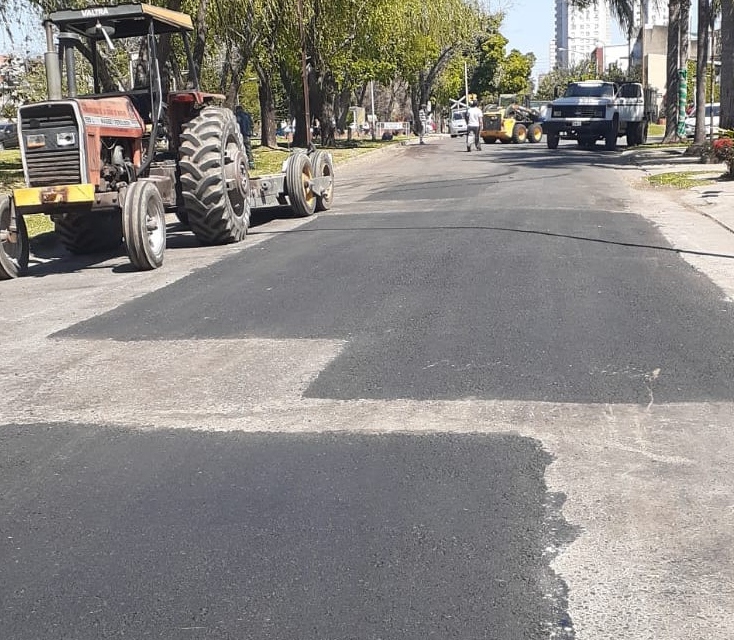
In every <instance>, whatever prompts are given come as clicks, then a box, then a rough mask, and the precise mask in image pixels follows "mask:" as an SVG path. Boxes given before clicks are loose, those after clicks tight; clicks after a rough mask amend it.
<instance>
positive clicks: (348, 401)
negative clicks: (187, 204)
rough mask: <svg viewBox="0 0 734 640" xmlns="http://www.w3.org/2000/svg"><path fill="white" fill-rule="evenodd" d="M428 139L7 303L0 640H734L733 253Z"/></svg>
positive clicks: (506, 155)
mask: <svg viewBox="0 0 734 640" xmlns="http://www.w3.org/2000/svg"><path fill="white" fill-rule="evenodd" d="M640 178H641V174H640V171H639V170H638V169H637V168H635V166H634V165H633V164H632V163H631V162H630V161H629V158H628V156H626V155H624V154H623V153H621V152H616V153H608V152H605V151H603V150H602V149H601V147H600V148H599V149H598V150H596V151H592V152H589V151H579V150H577V149H576V148H575V147H574V146H568V147H564V145H563V144H562V145H561V147H560V148H559V149H558V150H557V151H555V152H551V151H548V150H547V149H546V148H545V145H544V144H541V145H531V144H527V145H518V146H516V145H493V146H488V145H485V147H484V149H483V151H481V152H479V153H477V152H473V153H466V151H465V147H464V146H463V143H462V141H460V140H452V139H449V138H445V139H439V138H431V139H429V143H428V144H426V145H423V146H418V145H411V146H406V147H400V148H394V149H392V150H389V151H386V152H379V153H377V154H374V155H372V156H370V157H369V158H362V159H359V160H357V161H355V162H354V163H352V164H350V165H348V166H337V193H336V202H335V206H334V208H333V209H332V210H331V211H330V212H327V213H325V214H321V215H319V216H318V217H315V218H314V219H312V220H306V221H304V220H296V219H289V218H288V217H287V216H283V215H282V214H281V215H280V216H276V217H275V218H272V216H271V217H269V218H264V217H263V216H260V219H259V220H257V222H258V223H259V224H257V225H256V226H255V227H254V228H253V229H252V233H251V234H250V236H249V237H248V239H247V240H246V241H245V242H244V243H242V244H239V245H236V246H228V247H220V248H211V247H209V248H207V247H199V246H197V243H196V242H195V241H194V239H193V237H192V236H191V235H190V234H189V233H188V232H187V231H185V230H183V229H181V228H179V227H178V226H177V225H176V224H175V223H173V222H172V223H171V228H170V230H169V244H168V251H167V254H166V262H165V264H164V267H163V268H162V269H159V270H157V271H154V272H147V273H136V272H133V271H132V270H131V269H130V268H129V267H128V265H127V259H126V258H125V257H124V256H123V255H121V254H120V255H111V256H102V257H100V256H95V257H91V258H89V259H86V260H82V259H79V258H72V257H71V256H68V255H66V254H64V252H63V251H60V250H59V249H58V247H57V246H55V245H54V244H53V243H52V242H45V243H43V244H41V245H38V246H36V248H35V249H36V255H35V258H34V262H33V263H32V265H31V270H30V276H29V277H27V278H23V279H20V280H17V281H12V282H3V283H0V295H1V296H2V302H3V304H2V305H1V306H0V320H1V321H2V326H3V335H4V341H3V358H2V361H3V368H2V374H0V397H1V398H2V399H3V408H4V410H3V418H2V426H1V427H0V569H1V570H2V581H0V623H1V626H0V629H2V631H0V637H7V638H9V639H13V640H16V639H18V640H24V639H26V638H27V639H29V640H30V639H34V640H36V639H38V638H69V639H75V640H82V639H87V638H89V639H92V638H95V639H96V638H118V637H125V638H136V639H137V638H171V639H179V638H194V639H196V638H228V639H229V638H232V639H240V638H242V639H250V638H252V639H253V640H254V639H257V640H264V639H277V640H280V639H283V640H286V639H288V640H292V639H295V638H298V639H299V640H301V639H303V640H306V639H309V640H310V639H313V640H324V639H329V640H346V639H352V638H354V639H360V640H362V639H364V640H377V639H382V640H388V639H391V640H392V639H398V638H405V639H408V638H410V639H416V640H419V639H421V640H423V639H426V638H437V639H440V640H446V639H447V638H458V639H462V640H476V639H478V638H489V639H493V640H494V639H497V640H507V639H514V638H517V639H522V640H541V639H546V638H563V639H570V638H575V639H578V640H601V639H606V638H609V639H615V640H616V639H618V638H625V639H634V640H637V639H640V640H642V639H655V640H657V639H660V640H690V638H706V639H707V640H730V639H731V637H732V635H734V627H733V625H732V622H731V610H732V606H733V605H734V562H733V561H734V552H733V551H732V549H734V534H733V533H732V532H734V499H733V498H732V495H733V494H734V480H732V478H734V462H733V460H734V456H732V452H733V449H732V440H733V438H734V436H733V435H732V430H731V426H732V422H733V418H734V356H733V355H732V344H734V305H733V304H732V300H733V299H734V237H732V236H731V234H726V233H724V232H722V230H721V228H720V227H717V225H716V224H715V223H714V222H713V221H711V220H709V219H707V218H705V217H703V216H700V215H698V214H696V213H695V212H694V211H691V210H689V209H686V208H685V207H682V206H680V205H679V204H677V201H676V199H675V198H674V197H672V196H671V195H670V194H666V193H664V192H660V191H654V190H651V189H640V188H638V187H639V186H640V185H639V181H640Z"/></svg>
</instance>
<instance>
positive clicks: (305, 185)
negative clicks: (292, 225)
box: [285, 152, 316, 218]
mask: <svg viewBox="0 0 734 640" xmlns="http://www.w3.org/2000/svg"><path fill="white" fill-rule="evenodd" d="M312 179H313V167H312V166H311V159H310V158H309V157H308V156H307V155H306V154H305V153H299V152H296V153H294V154H293V155H291V157H290V158H289V159H288V166H287V167H286V169H285V188H286V193H287V194H288V202H289V203H290V205H291V210H292V211H293V213H294V214H295V215H297V216H298V217H300V218H305V217H307V216H310V215H313V213H314V211H315V210H316V194H315V193H314V191H313V189H312V186H311V180H312Z"/></svg>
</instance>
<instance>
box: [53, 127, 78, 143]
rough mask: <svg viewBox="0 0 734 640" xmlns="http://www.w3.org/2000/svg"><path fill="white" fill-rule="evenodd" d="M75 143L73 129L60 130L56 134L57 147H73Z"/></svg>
mask: <svg viewBox="0 0 734 640" xmlns="http://www.w3.org/2000/svg"><path fill="white" fill-rule="evenodd" d="M75 144H76V133H74V132H73V131H62V132H61V133H57V134H56V146H57V147H73V146H74V145H75Z"/></svg>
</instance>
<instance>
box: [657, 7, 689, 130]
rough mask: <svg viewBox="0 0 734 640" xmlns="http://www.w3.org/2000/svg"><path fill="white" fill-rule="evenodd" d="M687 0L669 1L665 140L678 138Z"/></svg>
mask: <svg viewBox="0 0 734 640" xmlns="http://www.w3.org/2000/svg"><path fill="white" fill-rule="evenodd" d="M686 1H687V0H669V3H668V56H667V64H666V68H667V74H666V75H667V83H666V84H667V89H666V92H665V136H664V138H663V142H675V141H677V140H678V90H679V86H680V85H679V80H678V71H679V69H680V32H681V24H680V22H681V4H682V2H686Z"/></svg>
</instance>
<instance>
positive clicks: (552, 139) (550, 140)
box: [545, 133, 561, 149]
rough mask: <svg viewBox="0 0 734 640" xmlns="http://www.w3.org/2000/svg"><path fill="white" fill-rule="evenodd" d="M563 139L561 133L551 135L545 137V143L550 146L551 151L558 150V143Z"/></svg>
mask: <svg viewBox="0 0 734 640" xmlns="http://www.w3.org/2000/svg"><path fill="white" fill-rule="evenodd" d="M560 139H561V135H560V134H559V133H549V134H548V135H546V137H545V142H546V144H547V145H548V148H549V149H556V148H558V141H559V140H560Z"/></svg>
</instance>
